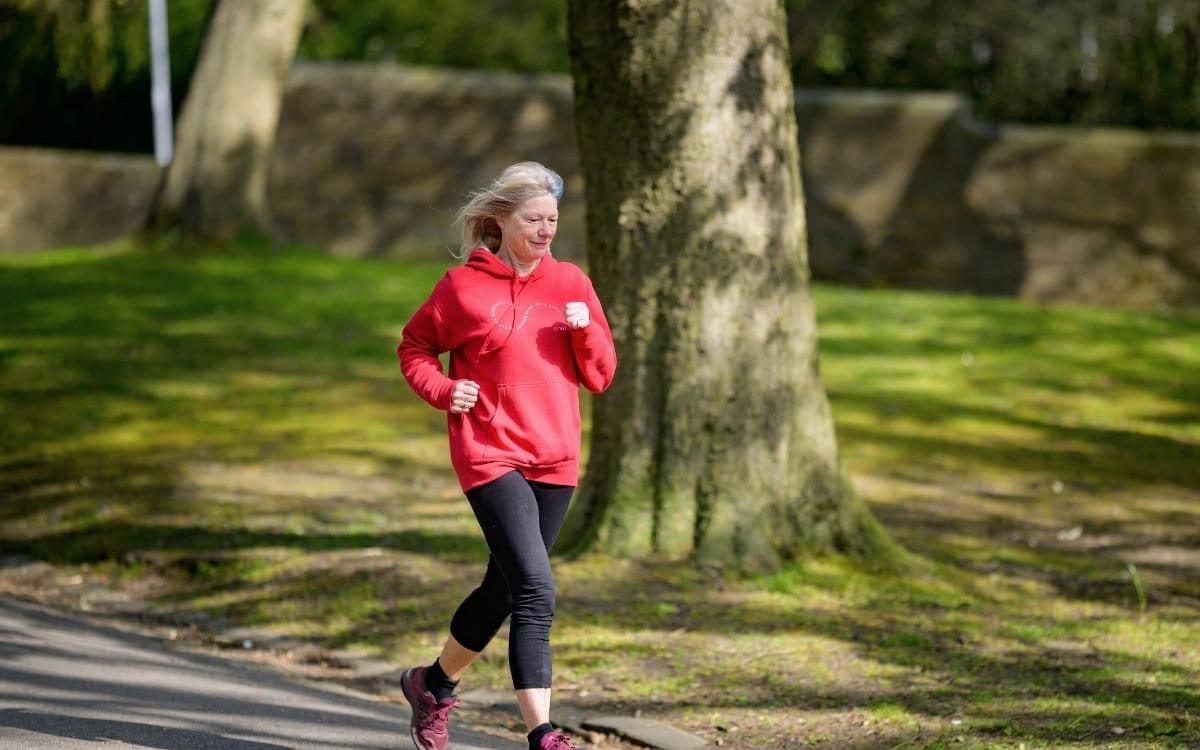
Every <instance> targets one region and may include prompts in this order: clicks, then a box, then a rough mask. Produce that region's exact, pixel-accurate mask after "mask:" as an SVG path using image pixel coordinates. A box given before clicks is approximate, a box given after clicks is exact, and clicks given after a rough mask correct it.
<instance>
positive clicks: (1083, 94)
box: [0, 0, 1200, 151]
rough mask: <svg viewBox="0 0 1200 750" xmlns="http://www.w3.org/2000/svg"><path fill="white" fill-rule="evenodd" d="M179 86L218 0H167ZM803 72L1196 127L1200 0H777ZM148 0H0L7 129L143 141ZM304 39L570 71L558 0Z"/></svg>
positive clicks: (100, 145)
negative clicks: (782, 7)
mask: <svg viewBox="0 0 1200 750" xmlns="http://www.w3.org/2000/svg"><path fill="white" fill-rule="evenodd" d="M169 5H170V15H171V19H170V21H171V24H170V25H171V49H172V74H173V78H174V92H175V100H176V104H177V106H178V103H179V102H180V101H182V98H183V93H184V92H185V89H186V85H187V79H188V76H189V74H190V71H191V68H192V66H193V65H194V63H195V60H196V56H197V53H198V51H199V48H200V43H201V40H202V39H203V34H204V28H205V26H206V24H207V22H208V18H209V16H210V13H211V10H212V7H213V5H214V0H171V1H170V3H169ZM786 5H787V7H788V17H789V26H790V37H791V42H792V56H793V74H794V76H795V81H796V84H797V85H800V86H830V87H870V88H893V89H924V90H928V89H940V90H952V91H958V92H960V93H962V94H964V95H966V96H968V97H970V98H971V100H972V101H973V103H974V105H975V108H976V112H977V113H978V114H979V116H980V117H982V118H984V119H988V120H994V121H1024V122H1046V123H1080V124H1110V125H1128V126H1134V127H1144V128H1187V129H1194V128H1197V127H1200V0H1054V1H1053V2H1051V1H1050V0H1010V1H1009V2H1006V3H995V2H992V1H991V0H835V1H834V2H830V1H829V0H787V2H786ZM146 25H147V24H146V3H145V1H144V0H0V60H2V61H3V65H2V66H0V143H21V144H29V145H49V146H63V147H75V148H96V149H106V150H128V151H149V150H150V149H151V131H150V115H149V94H148V88H149V70H148V59H147V58H148V51H147V42H146V38H147V29H146ZM299 56H300V57H301V58H309V59H321V60H329V59H333V60H362V61H383V60H389V61H398V62H403V63H410V64H422V65H444V66H452V67H462V68H484V69H496V70H513V71H520V72H560V73H562V72H567V70H568V69H569V60H568V57H567V48H566V10H565V3H563V2H562V1H561V0H439V2H437V3H428V2H424V0H313V3H312V13H311V18H310V20H309V23H308V26H307V29H306V31H305V35H304V38H303V40H302V41H301V46H300V52H299Z"/></svg>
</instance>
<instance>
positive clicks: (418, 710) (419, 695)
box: [400, 667, 570, 750]
mask: <svg viewBox="0 0 1200 750" xmlns="http://www.w3.org/2000/svg"><path fill="white" fill-rule="evenodd" d="M425 669H426V667H413V668H412V669H406V670H405V671H404V674H402V675H400V689H401V690H403V691H404V697H405V698H407V699H408V705H410V706H412V724H411V727H410V729H409V734H410V735H411V736H412V741H413V744H414V745H416V746H417V750H446V746H447V745H449V744H450V729H449V726H448V725H449V723H450V710H451V709H453V708H456V707H457V706H458V705H459V704H460V703H461V701H459V700H458V698H447V699H446V700H444V701H442V702H441V703H438V702H437V701H436V700H434V697H433V693H431V692H429V691H428V690H426V689H425ZM551 747H557V746H556V745H551ZM565 747H568V748H569V747H570V745H566V746H565Z"/></svg>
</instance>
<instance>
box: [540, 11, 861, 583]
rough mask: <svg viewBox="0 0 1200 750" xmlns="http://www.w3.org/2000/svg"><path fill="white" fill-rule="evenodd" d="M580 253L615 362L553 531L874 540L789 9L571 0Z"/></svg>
mask: <svg viewBox="0 0 1200 750" xmlns="http://www.w3.org/2000/svg"><path fill="white" fill-rule="evenodd" d="M569 31H570V43H571V60H572V72H573V74H574V81H575V106H576V114H577V117H576V119H577V128H578V138H579V146H580V151H581V156H582V165H583V175H584V179H585V181H586V189H587V220H588V234H589V237H588V263H589V268H590V271H591V273H592V276H593V278H594V280H595V284H596V287H597V290H598V292H599V294H600V296H601V298H602V299H603V300H604V302H605V304H606V305H607V309H608V310H609V311H610V317H611V319H612V321H613V327H614V334H615V336H616V339H617V349H618V352H619V355H620V366H619V372H618V376H617V380H616V382H615V383H614V385H613V387H612V389H611V390H610V391H609V392H608V393H607V394H605V395H604V396H603V397H601V398H600V399H599V400H598V401H597V406H596V410H595V416H594V426H593V436H592V444H591V445H592V447H591V461H590V464H589V468H588V474H587V477H586V479H585V481H584V482H583V484H582V485H581V487H580V491H579V496H578V498H577V500H576V506H575V509H574V511H573V513H572V515H571V517H570V519H569V521H568V525H567V528H566V529H565V536H564V543H565V544H566V545H568V546H574V547H576V548H579V547H580V546H587V547H591V548H593V549H601V550H604V551H607V552H611V553H614V554H618V555H641V554H658V555H665V556H668V557H688V556H694V557H695V558H697V559H699V560H701V561H704V562H715V563H719V564H733V565H736V566H739V567H750V568H764V567H772V566H774V565H777V564H778V563H779V562H780V561H781V560H783V559H788V558H792V557H794V556H796V555H797V554H799V553H801V552H804V551H808V550H828V549H835V548H836V549H842V550H859V551H861V550H864V549H867V548H871V547H873V546H874V545H877V544H879V543H882V541H883V538H882V536H881V532H879V530H878V527H877V526H876V525H875V524H874V523H873V521H872V520H871V518H870V516H869V514H868V513H866V511H865V510H864V509H863V507H862V506H861V504H860V503H859V502H858V501H857V500H856V499H855V498H854V497H853V495H852V493H851V492H850V491H849V490H848V488H847V485H846V484H845V483H844V482H843V481H842V480H841V475H840V470H839V465H838V457H837V445H836V441H835V437H834V431H833V424H832V420H831V417H830V411H829V407H828V403H827V401H826V398H825V391H824V386H823V385H822V383H821V380H820V375H819V372H818V367H817V335H816V333H817V332H816V324H815V320H814V313H813V308H812V304H811V300H810V296H809V292H808V268H807V260H806V248H805V227H804V213H803V208H804V207H803V196H802V194H801V183H800V172H799V158H800V157H799V149H798V144H797V136H796V122H795V113H794V109H793V97H792V83H791V75H790V72H789V67H788V65H789V57H788V48H787V37H786V28H785V16H784V9H783V3H782V2H780V0H658V1H652V0H570V3H569Z"/></svg>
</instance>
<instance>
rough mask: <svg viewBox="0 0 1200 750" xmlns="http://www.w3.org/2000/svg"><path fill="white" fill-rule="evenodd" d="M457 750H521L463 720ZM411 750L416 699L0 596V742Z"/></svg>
mask: <svg viewBox="0 0 1200 750" xmlns="http://www.w3.org/2000/svg"><path fill="white" fill-rule="evenodd" d="M454 740H455V741H454V744H453V745H452V747H453V748H454V750H517V749H518V748H519V747H520V745H516V744H513V743H511V742H507V741H505V740H503V739H499V738H494V737H489V736H487V735H481V734H472V733H470V732H468V731H465V730H462V729H457V730H455V731H454ZM95 747H105V748H114V750H115V749H116V748H157V749H160V750H210V749H211V750H280V749H281V748H289V749H295V750H302V749H303V750H308V749H310V748H311V749H312V750H317V749H318V748H320V749H321V750H331V749H333V748H352V749H355V750H360V749H361V750H374V749H375V748H394V749H399V750H412V742H411V741H410V740H409V738H408V711H407V707H403V708H401V707H398V706H395V705H392V704H387V703H380V702H375V701H371V700H368V699H365V698H361V697H358V696H355V695H353V694H349V693H347V692H345V691H336V690H332V689H324V688H321V687H316V686H311V685H308V684H301V683H297V682H293V681H290V680H287V679H285V678H283V677H282V676H279V675H277V674H275V673H273V672H270V671H268V670H266V669H263V668H258V667H255V666H253V665H245V664H238V663H231V662H227V661H224V660H222V659H218V658H215V657H210V656H206V655H197V654H191V653H183V652H180V651H175V650H171V649H168V648H166V647H164V646H163V645H162V644H161V643H159V642H158V641H155V640H153V639H150V638H146V637H143V636H138V635H133V634H129V633H124V632H121V631H116V630H111V629H107V628H102V627H97V626H94V625H90V624H86V623H83V622H80V621H78V620H73V619H70V618H68V617H64V616H62V615H57V614H51V613H49V612H47V611H45V610H42V609H40V608H37V607H33V606H30V605H27V604H21V603H17V602H14V601H12V600H9V599H4V598H0V750H41V749H42V748H55V749H56V750H57V749H58V748H63V749H64V750H76V749H77V748H95Z"/></svg>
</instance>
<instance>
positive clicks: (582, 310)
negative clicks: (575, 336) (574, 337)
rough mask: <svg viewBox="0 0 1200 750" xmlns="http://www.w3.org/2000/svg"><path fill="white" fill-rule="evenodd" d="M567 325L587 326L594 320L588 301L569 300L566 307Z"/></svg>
mask: <svg viewBox="0 0 1200 750" xmlns="http://www.w3.org/2000/svg"><path fill="white" fill-rule="evenodd" d="M566 315H567V325H569V326H571V327H572V328H576V329H579V328H587V325H588V323H591V322H592V314H591V312H589V311H588V306H587V303H586V302H568V303H567V307H566Z"/></svg>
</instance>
